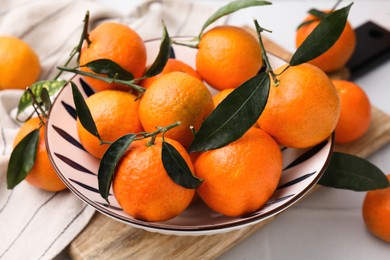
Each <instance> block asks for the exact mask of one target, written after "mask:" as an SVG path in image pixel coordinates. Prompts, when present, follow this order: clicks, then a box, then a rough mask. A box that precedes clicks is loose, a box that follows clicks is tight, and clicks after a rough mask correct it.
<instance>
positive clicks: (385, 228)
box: [362, 174, 390, 243]
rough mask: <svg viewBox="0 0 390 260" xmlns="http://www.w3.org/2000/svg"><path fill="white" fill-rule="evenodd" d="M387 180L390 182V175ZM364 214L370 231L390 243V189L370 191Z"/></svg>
mask: <svg viewBox="0 0 390 260" xmlns="http://www.w3.org/2000/svg"><path fill="white" fill-rule="evenodd" d="M387 179H388V180H390V174H388V175H387ZM362 213H363V219H364V223H365V225H366V226H367V228H368V230H369V231H370V232H371V233H372V234H374V235H375V236H377V237H378V238H380V239H382V240H383V241H386V242H387V243H390V187H388V188H385V189H380V190H372V191H368V192H367V193H366V196H365V198H364V201H363V207H362Z"/></svg>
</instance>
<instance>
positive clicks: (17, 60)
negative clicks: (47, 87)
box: [0, 36, 41, 90]
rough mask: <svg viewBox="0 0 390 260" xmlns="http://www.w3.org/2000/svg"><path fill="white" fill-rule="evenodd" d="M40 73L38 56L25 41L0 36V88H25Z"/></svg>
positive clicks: (36, 78)
mask: <svg viewBox="0 0 390 260" xmlns="http://www.w3.org/2000/svg"><path fill="white" fill-rule="evenodd" d="M40 73H41V65H40V62H39V58H38V56H37V54H36V53H35V51H34V50H33V49H32V48H31V47H30V46H29V45H28V44H27V43H26V42H24V41H23V40H21V39H19V38H17V37H12V36H0V90H2V89H25V88H26V87H28V86H30V85H31V84H33V83H34V82H35V81H37V80H38V78H39V75H40Z"/></svg>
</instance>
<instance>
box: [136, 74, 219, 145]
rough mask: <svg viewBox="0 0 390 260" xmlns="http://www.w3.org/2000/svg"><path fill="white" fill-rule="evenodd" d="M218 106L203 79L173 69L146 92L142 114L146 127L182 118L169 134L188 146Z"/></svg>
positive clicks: (143, 124) (173, 121)
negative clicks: (194, 131) (195, 133)
mask: <svg viewBox="0 0 390 260" xmlns="http://www.w3.org/2000/svg"><path fill="white" fill-rule="evenodd" d="M213 109H214V104H213V99H212V96H211V94H210V91H209V90H208V89H207V87H206V86H205V85H204V84H203V82H202V81H200V80H199V79H197V78H195V77H193V76H191V75H189V74H187V73H184V72H178V71H175V72H171V73H168V74H165V75H163V76H161V77H160V78H159V79H157V80H156V81H155V82H153V84H152V85H151V86H150V87H149V88H148V89H147V90H146V92H145V93H144V95H143V97H142V100H141V103H140V107H139V114H140V119H141V123H142V126H143V127H144V129H145V131H147V132H153V131H155V130H156V128H157V127H161V126H167V125H170V124H173V123H175V122H177V121H180V122H181V124H180V126H178V127H175V128H173V129H171V130H169V131H168V132H167V133H166V134H165V136H166V137H169V138H171V139H174V140H176V141H178V142H179V143H181V144H182V145H183V146H184V147H188V146H189V145H190V144H191V142H192V140H193V138H194V134H193V132H192V131H191V129H190V126H193V127H194V129H195V130H198V129H199V127H200V126H201V124H202V122H203V121H204V119H205V118H206V117H207V116H208V115H209V113H210V112H211V111H212V110H213Z"/></svg>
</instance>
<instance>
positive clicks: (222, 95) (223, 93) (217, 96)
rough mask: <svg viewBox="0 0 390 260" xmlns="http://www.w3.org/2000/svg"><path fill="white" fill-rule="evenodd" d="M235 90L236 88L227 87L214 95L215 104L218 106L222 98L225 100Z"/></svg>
mask: <svg viewBox="0 0 390 260" xmlns="http://www.w3.org/2000/svg"><path fill="white" fill-rule="evenodd" d="M233 90H234V88H227V89H224V90H222V91H220V92H218V93H217V94H215V95H214V96H213V102H214V106H215V107H217V106H218V105H219V103H221V102H222V100H224V99H225V98H226V97H227V96H228V95H229V94H230V93H232V92H233Z"/></svg>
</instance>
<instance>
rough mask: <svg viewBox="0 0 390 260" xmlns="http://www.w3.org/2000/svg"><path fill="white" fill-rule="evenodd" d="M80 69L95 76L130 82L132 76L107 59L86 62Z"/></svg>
mask: <svg viewBox="0 0 390 260" xmlns="http://www.w3.org/2000/svg"><path fill="white" fill-rule="evenodd" d="M81 67H87V68H89V69H90V70H92V71H93V72H95V73H97V74H103V75H107V76H108V77H109V78H116V79H120V80H132V79H134V76H133V74H132V73H131V72H129V71H127V70H125V69H124V68H122V67H121V66H120V65H119V64H117V63H115V62H114V61H112V60H109V59H98V60H93V61H90V62H88V63H87V64H85V65H82V66H81Z"/></svg>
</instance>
